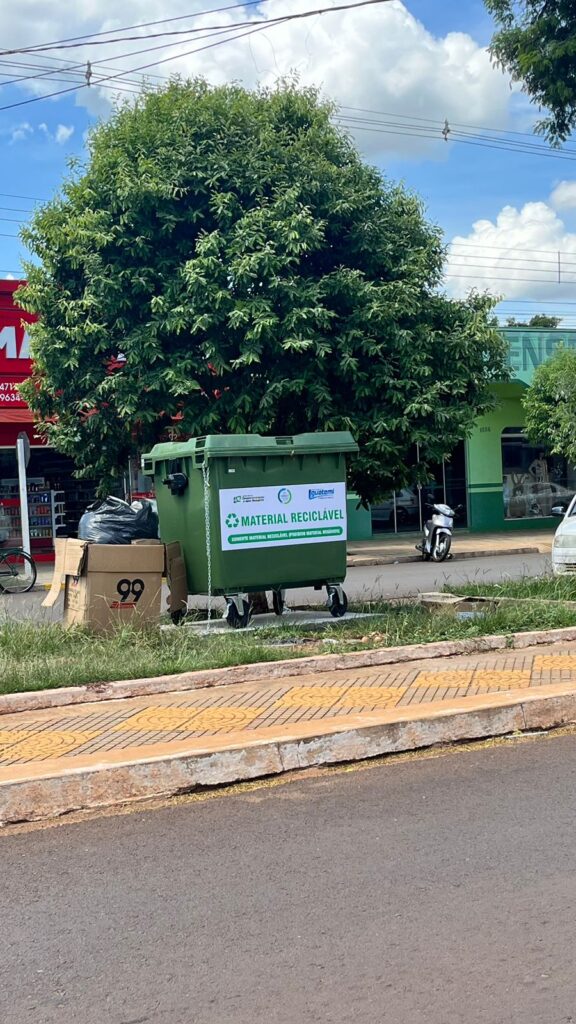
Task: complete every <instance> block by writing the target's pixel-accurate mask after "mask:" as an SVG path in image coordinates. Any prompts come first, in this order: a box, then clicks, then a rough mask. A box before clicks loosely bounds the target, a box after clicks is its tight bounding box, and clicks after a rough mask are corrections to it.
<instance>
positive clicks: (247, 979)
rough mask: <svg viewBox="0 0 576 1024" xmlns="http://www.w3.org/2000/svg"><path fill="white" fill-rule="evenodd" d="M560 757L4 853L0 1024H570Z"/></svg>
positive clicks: (138, 824)
mask: <svg viewBox="0 0 576 1024" xmlns="http://www.w3.org/2000/svg"><path fill="white" fill-rule="evenodd" d="M575 777H576V737H574V736H565V737H562V738H553V739H545V740H537V741H534V740H523V741H517V742H515V743H511V744H509V745H507V746H504V747H497V748H492V749H477V750H475V751H473V752H466V753H464V752H456V753H450V754H448V755H447V756H444V757H441V758H437V759H434V760H417V761H412V762H409V763H395V764H394V763H392V764H388V765H380V766H377V767H372V768H370V769H369V770H366V771H362V770H353V771H350V772H345V773H333V774H330V775H324V776H321V777H308V778H303V779H301V780H298V781H296V782H290V783H288V784H286V785H283V786H278V787H274V788H269V789H266V788H264V789H259V790H256V791H252V792H246V793H242V794H240V793H236V794H224V795H220V797H219V798H217V799H214V800H207V801H203V802H186V803H183V804H180V805H178V806H169V807H167V808H165V809H162V810H156V811H146V812H140V813H136V814H131V815H128V816H124V817H113V818H99V819H96V820H92V821H90V822H84V823H80V824H69V825H63V826H60V827H57V828H54V829H47V830H43V831H37V832H32V833H28V834H22V835H12V836H10V835H4V836H2V837H0V850H1V858H2V889H1V893H0V914H1V920H2V940H3V941H2V957H1V958H0V1019H1V1020H2V1021H5V1022H6V1024H80V1022H81V1024H260V1022H262V1024H308V1022H319V1024H376V1022H377V1024H420V1022H422V1024H519V1022H522V1024H571V1022H573V1021H574V1020H575V1019H576V971H575V969H574V949H575V948H576V947H575V944H576V916H575V914H574V903H575V900H576V870H575V869H576V850H575V844H574V821H575V819H576V787H575V786H574V780H575Z"/></svg>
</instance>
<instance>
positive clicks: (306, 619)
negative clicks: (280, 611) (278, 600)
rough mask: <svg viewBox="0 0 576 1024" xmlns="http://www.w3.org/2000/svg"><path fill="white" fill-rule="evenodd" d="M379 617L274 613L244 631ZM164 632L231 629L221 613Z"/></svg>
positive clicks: (310, 626) (309, 626)
mask: <svg viewBox="0 0 576 1024" xmlns="http://www.w3.org/2000/svg"><path fill="white" fill-rule="evenodd" d="M375 618H378V616H377V615H374V614H369V613H368V612H347V614H346V615H344V616H343V617H342V618H340V619H335V618H334V617H333V616H332V615H330V612H320V611H316V610H314V611H306V612H302V611H300V612H296V611H295V612H291V611H288V612H285V613H284V615H274V613H273V612H271V613H269V614H267V615H258V616H256V618H254V619H252V621H251V623H250V625H249V626H247V627H246V628H245V629H243V630H242V632H243V633H257V632H259V631H260V630H262V629H283V628H286V627H287V626H294V627H297V628H298V629H327V628H328V627H329V626H342V625H345V624H346V623H347V622H348V623H350V622H357V621H358V620H359V619H375ZM162 629H163V630H174V629H190V630H192V632H193V633H199V634H205V633H208V632H210V633H229V632H230V630H231V627H230V626H229V625H228V623H227V622H226V619H223V618H222V617H221V615H220V613H219V612H216V613H215V614H214V617H213V618H212V619H211V621H210V622H208V619H200V620H199V621H197V622H184V623H182V625H181V626H170V625H169V626H162Z"/></svg>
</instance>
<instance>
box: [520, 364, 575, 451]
mask: <svg viewBox="0 0 576 1024" xmlns="http://www.w3.org/2000/svg"><path fill="white" fill-rule="evenodd" d="M524 408H525V410H526V432H527V434H528V437H529V438H530V440H531V441H533V443H534V444H541V445H544V446H546V448H547V449H548V450H549V451H550V452H551V453H552V455H563V456H564V457H565V458H566V459H568V461H569V462H570V463H572V465H576V351H575V350H574V349H569V348H565V347H564V346H559V347H558V348H557V349H556V351H555V352H554V355H553V356H551V358H550V359H548V360H547V362H545V363H542V365H541V366H538V367H537V369H536V370H535V371H534V377H533V380H532V384H531V386H530V387H529V388H528V391H527V392H526V394H525V396H524Z"/></svg>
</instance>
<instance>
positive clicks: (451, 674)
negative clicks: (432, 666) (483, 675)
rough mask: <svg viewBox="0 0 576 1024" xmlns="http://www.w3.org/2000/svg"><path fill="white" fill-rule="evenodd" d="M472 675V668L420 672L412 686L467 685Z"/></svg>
mask: <svg viewBox="0 0 576 1024" xmlns="http://www.w3.org/2000/svg"><path fill="white" fill-rule="evenodd" d="M473 675H474V669H473V668H461V669H445V670H444V671H443V670H442V669H438V670H437V671H436V672H420V673H419V674H418V677H417V678H416V680H415V681H414V682H413V683H412V686H450V687H456V688H459V687H461V686H469V684H470V683H471V682H472V676H473Z"/></svg>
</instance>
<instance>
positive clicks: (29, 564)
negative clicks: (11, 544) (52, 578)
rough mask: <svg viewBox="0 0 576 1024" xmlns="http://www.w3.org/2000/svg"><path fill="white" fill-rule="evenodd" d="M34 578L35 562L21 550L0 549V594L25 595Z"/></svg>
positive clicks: (35, 572) (0, 542)
mask: <svg viewBox="0 0 576 1024" xmlns="http://www.w3.org/2000/svg"><path fill="white" fill-rule="evenodd" d="M0 544H2V541H1V540H0ZM36 576H37V570H36V562H35V561H34V559H33V558H32V556H31V555H28V554H27V553H26V552H25V551H24V549H23V548H2V547H0V594H1V593H6V594H27V593H28V591H29V590H32V587H33V586H34V584H35V583H36Z"/></svg>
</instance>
